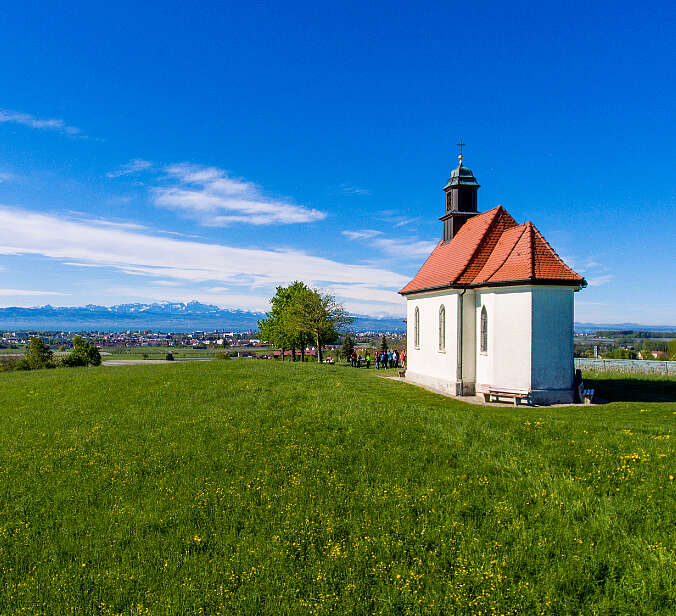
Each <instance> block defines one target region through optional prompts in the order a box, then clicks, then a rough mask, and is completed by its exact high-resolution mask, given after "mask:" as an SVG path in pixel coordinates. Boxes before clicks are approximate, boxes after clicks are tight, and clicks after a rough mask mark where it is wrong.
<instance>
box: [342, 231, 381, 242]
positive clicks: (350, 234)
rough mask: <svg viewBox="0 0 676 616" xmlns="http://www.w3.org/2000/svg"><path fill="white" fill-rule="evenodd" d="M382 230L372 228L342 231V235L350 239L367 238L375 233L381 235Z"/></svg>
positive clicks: (374, 235)
mask: <svg viewBox="0 0 676 616" xmlns="http://www.w3.org/2000/svg"><path fill="white" fill-rule="evenodd" d="M382 233H383V232H382V231H375V230H374V229H361V230H359V231H343V235H344V236H345V237H346V238H348V239H350V240H367V239H370V238H372V237H376V236H377V235H382Z"/></svg>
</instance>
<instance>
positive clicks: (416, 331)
mask: <svg viewBox="0 0 676 616" xmlns="http://www.w3.org/2000/svg"><path fill="white" fill-rule="evenodd" d="M413 342H414V344H415V348H416V349H419V348H420V309H419V308H418V307H417V306H416V309H415V317H414V319H413Z"/></svg>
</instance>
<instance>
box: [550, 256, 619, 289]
mask: <svg viewBox="0 0 676 616" xmlns="http://www.w3.org/2000/svg"><path fill="white" fill-rule="evenodd" d="M561 258H562V259H563V261H564V262H565V263H567V264H568V265H570V267H572V268H573V269H574V270H575V271H576V272H577V273H578V274H582V275H583V276H584V277H585V278H586V280H587V283H588V284H589V286H590V287H600V286H601V285H604V284H607V283H608V282H610V281H611V280H614V278H615V276H614V274H611V273H610V271H611V270H610V268H609V267H606V266H605V265H603V263H602V261H603V260H602V259H600V258H599V257H598V256H593V255H591V256H590V255H587V256H585V257H575V256H565V257H564V256H562V257H561Z"/></svg>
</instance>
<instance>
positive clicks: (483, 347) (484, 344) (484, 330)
mask: <svg viewBox="0 0 676 616" xmlns="http://www.w3.org/2000/svg"><path fill="white" fill-rule="evenodd" d="M479 350H480V351H481V352H482V353H488V313H487V312H486V306H483V307H482V308H481V344H480V348H479Z"/></svg>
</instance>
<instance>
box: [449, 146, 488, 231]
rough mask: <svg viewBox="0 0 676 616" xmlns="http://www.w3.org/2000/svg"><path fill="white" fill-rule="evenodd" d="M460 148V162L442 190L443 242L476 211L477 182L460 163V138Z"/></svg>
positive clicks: (460, 159)
mask: <svg viewBox="0 0 676 616" xmlns="http://www.w3.org/2000/svg"><path fill="white" fill-rule="evenodd" d="M456 145H457V146H458V147H459V148H460V155H459V156H458V160H459V161H460V164H459V165H458V166H457V167H456V168H455V169H453V171H451V177H449V178H448V182H446V186H444V192H445V193H446V213H445V214H444V215H443V216H442V217H441V218H440V219H439V220H441V221H443V223H444V235H443V240H444V242H450V241H451V240H452V239H453V238H454V237H455V235H456V234H457V232H458V231H459V229H460V227H462V225H464V224H465V222H467V220H469V218H471V217H472V216H474V215H476V214H478V212H477V190H478V189H479V183H478V182H477V181H476V179H475V177H474V174H473V173H472V171H471V170H470V169H468V168H467V167H465V166H463V164H462V158H463V156H462V147H463V146H464V145H465V144H464V143H463V142H462V139H461V140H460V143H458V144H456Z"/></svg>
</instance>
